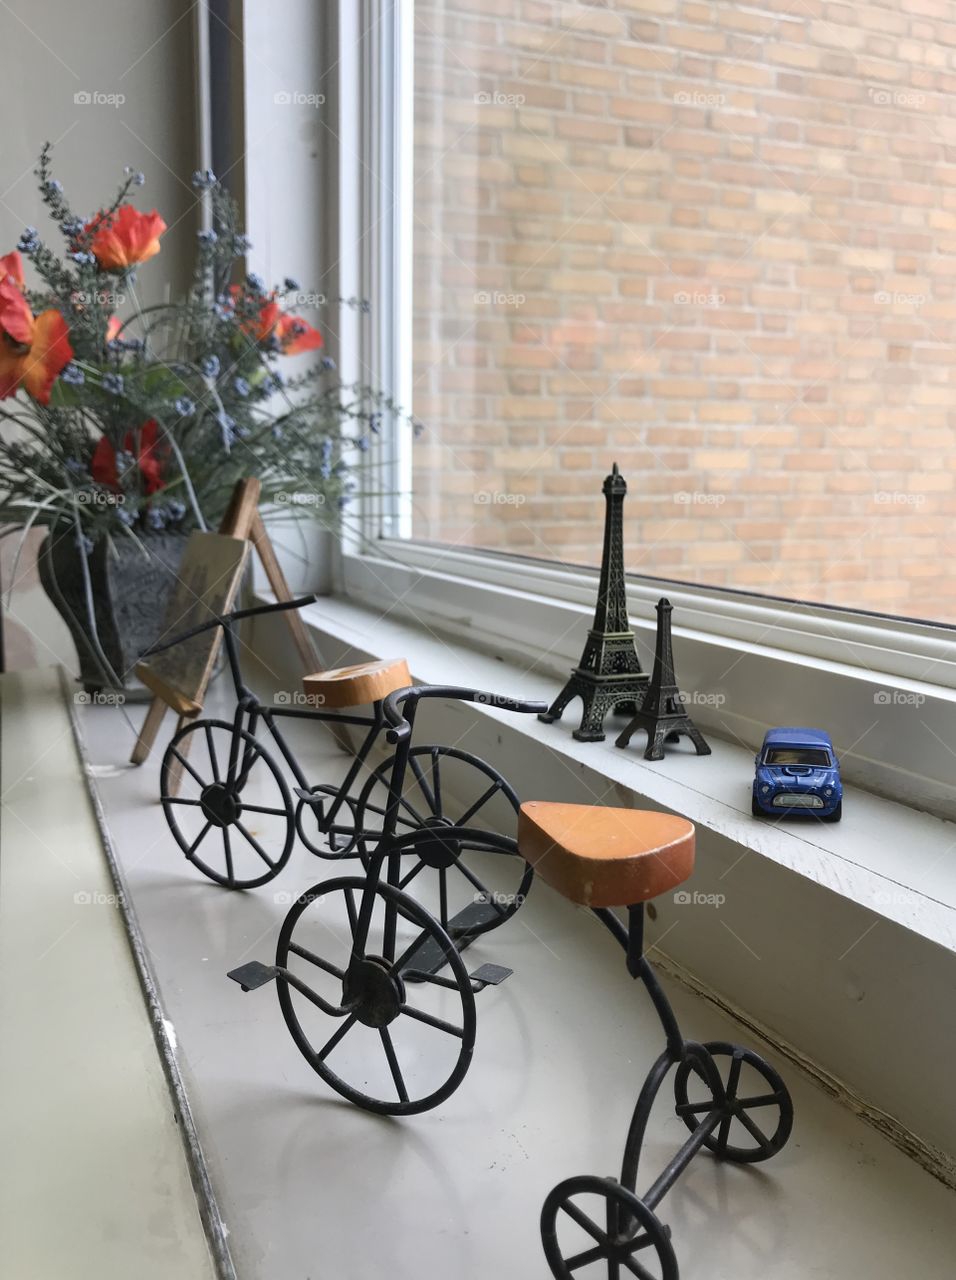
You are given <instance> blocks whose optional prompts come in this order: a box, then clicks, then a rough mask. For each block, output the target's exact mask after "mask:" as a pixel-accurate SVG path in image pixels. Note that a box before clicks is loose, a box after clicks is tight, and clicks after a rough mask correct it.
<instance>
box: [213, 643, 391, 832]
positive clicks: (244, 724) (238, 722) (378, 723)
mask: <svg viewBox="0 0 956 1280" xmlns="http://www.w3.org/2000/svg"><path fill="white" fill-rule="evenodd" d="M222 629H223V642H224V645H225V649H226V659H227V662H228V664H229V671H230V675H231V676H232V682H233V686H234V688H235V693H236V711H235V715H234V716H233V738H232V744H231V746H230V751H229V773H230V776H235V770H236V755H237V752H238V745H239V741H240V738H239V731H240V730H241V729H243V728H244V729H246V731H247V732H248V733H250V734H251V735H252V736H253V737H255V732H256V728H257V726H258V724H259V722H260V720H261V721H262V722H263V723H264V724H265V726H266V728H267V729H268V730H269V734H270V736H271V738H272V740H273V741H274V742H275V744H276V746H277V747H278V749H279V753H280V754H281V756H282V758H283V760H284V761H285V763H286V765H287V766H288V768H289V771H290V773H291V774H292V776H293V777H294V778H295V780H296V782H297V783H298V785H299V787H300V788H301V789H302V790H303V791H309V790H311V787H310V784H309V781H308V779H307V778H306V776H305V774H304V773H303V771H302V769H301V768H300V767H299V762H298V760H297V759H296V757H295V755H294V753H293V751H292V748H291V747H290V746H289V744H288V743H287V742H286V740H285V738H284V737H283V736H282V733H281V731H280V729H279V726H278V725H277V724H276V720H277V719H278V718H280V717H284V718H286V719H289V720H316V721H318V722H319V723H321V724H347V725H355V726H358V727H361V728H366V729H367V730H368V732H367V733H366V735H365V737H364V739H363V740H362V743H361V745H360V746H359V749H358V751H357V752H356V753H355V756H354V758H353V760H352V763H351V765H350V766H349V769H348V772H347V773H346V775H345V778H344V779H343V781H342V782H341V783H340V785H339V787H338V791H337V794H336V796H335V798H334V800H333V801H332V804H331V806H330V807H329V809H328V811H325V810H324V809H323V813H322V817H321V818H320V820H319V828H320V830H321V831H322V832H323V834H327V833H328V832H329V831H333V830H334V822H335V817H336V815H337V814H338V813H339V811H340V810H341V808H342V806H343V805H344V804H345V800H346V797H347V796H348V793H349V791H350V789H351V787H352V784H353V783H354V781H355V779H356V778H357V777H358V776H359V774H360V773H361V771H362V767H363V765H364V764H365V761H366V760H367V759H368V755H369V752H370V751H371V750H372V747H373V746H374V744H375V740H376V739H377V737H378V735H379V734H380V733H381V731H382V729H383V727H384V725H385V717H384V715H383V713H382V704H381V702H376V703H373V709H372V714H371V716H360V715H341V714H338V713H332V712H328V711H318V710H305V709H296V708H293V707H278V706H273V705H267V704H266V703H264V702H262V701H260V699H259V698H258V697H257V696H256V695H255V694H254V693H253V692H252V690H251V689H250V688H249V687H248V686H247V685H246V684H245V682H244V681H243V678H242V668H241V666H240V663H239V651H238V646H237V644H236V636H235V625H234V623H233V621H232V620H231V619H224V620H223V623H222ZM252 754H253V748H252V746H251V745H250V744H248V743H247V744H246V746H245V748H244V751H243V762H242V769H241V770H240V773H239V777H240V778H242V779H243V780H244V775H245V774H246V772H247V771H248V770H249V769H250V768H251V766H252V763H253V761H252V759H251V758H250V757H251V756H252Z"/></svg>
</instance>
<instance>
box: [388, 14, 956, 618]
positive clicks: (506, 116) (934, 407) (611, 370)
mask: <svg viewBox="0 0 956 1280" xmlns="http://www.w3.org/2000/svg"><path fill="white" fill-rule="evenodd" d="M830 8H832V10H833V12H832V13H829V12H828V17H827V20H826V21H823V20H821V19H820V17H819V16H818V14H817V9H816V8H814V7H813V6H806V5H802V4H794V3H793V2H792V0H768V2H767V3H766V4H764V5H762V6H761V7H760V8H759V9H740V8H738V7H736V6H733V5H728V4H723V3H721V4H708V3H702V2H700V0H698V2H695V3H693V4H691V3H684V4H682V5H678V4H677V3H676V0H609V2H608V3H607V4H606V5H603V6H598V5H590V4H568V3H556V2H555V3H552V2H550V0H417V3H416V5H415V23H416V30H415V41H414V64H415V65H414V76H415V129H414V177H415V185H414V192H413V198H414V246H413V247H414V259H415V266H414V271H415V276H414V370H413V372H414V387H415V390H414V409H415V413H416V415H417V416H418V417H419V418H421V419H423V420H424V422H425V423H426V427H427V430H426V432H425V434H424V435H423V437H422V438H421V439H420V440H419V441H418V443H417V444H416V447H415V462H414V490H415V495H414V519H413V534H414V536H415V537H417V538H426V539H432V540H436V541H441V542H450V543H457V544H460V545H463V546H473V547H483V548H494V549H501V550H507V551H514V552H519V553H523V554H530V555H534V556H540V557H544V558H547V559H551V560H566V561H572V562H578V563H582V564H595V563H596V562H597V561H598V559H599V556H600V544H601V522H602V515H603V501H602V498H601V495H600V486H601V482H602V480H603V477H604V476H605V474H606V473H607V472H608V470H609V469H610V464H611V462H612V461H617V462H618V463H619V464H620V466H621V469H622V471H623V472H624V474H625V476H626V478H627V480H628V482H629V489H630V492H629V496H628V499H627V504H626V507H625V518H626V523H625V531H626V547H627V564H628V568H629V569H630V570H631V571H633V572H639V573H646V574H651V575H655V576H659V577H665V578H670V577H673V578H677V579H683V580H688V581H693V582H699V583H705V584H712V585H719V586H727V587H736V588H743V589H747V590H756V591H760V592H765V593H767V594H770V595H783V596H791V597H793V596H796V597H799V598H801V599H805V600H808V601H814V602H828V603H833V604H840V605H845V606H848V607H862V608H867V609H876V610H879V611H885V612H889V613H899V614H903V615H906V616H914V617H927V618H935V619H940V620H946V621H950V622H954V621H956V577H954V575H953V574H952V573H950V572H949V565H948V561H949V559H950V555H951V552H952V547H953V543H952V540H951V534H950V526H951V523H952V517H953V515H954V509H956V501H954V474H956V451H954V448H953V444H954V440H953V430H954V423H956V417H954V408H956V403H954V365H956V359H954V356H956V353H954V349H953V336H954V321H956V178H954V174H956V167H954V164H953V160H954V158H956V152H954V149H953V148H954V144H956V99H954V98H953V96H952V94H951V92H949V89H950V87H951V86H950V85H949V80H948V76H949V74H950V73H949V72H948V71H947V68H948V67H950V65H951V61H952V59H951V50H950V48H949V46H948V44H947V43H946V42H945V41H944V39H943V36H944V34H945V33H944V32H942V31H938V30H937V24H936V23H935V22H934V21H932V20H930V19H929V18H924V17H920V16H918V15H916V14H915V12H914V11H913V8H912V6H911V5H907V4H904V2H903V0H892V2H891V3H890V4H889V5H888V6H886V7H881V8H873V7H871V6H869V5H867V4H863V5H860V6H851V5H843V6H830ZM946 39H948V37H946Z"/></svg>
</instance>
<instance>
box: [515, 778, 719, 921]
mask: <svg viewBox="0 0 956 1280" xmlns="http://www.w3.org/2000/svg"><path fill="white" fill-rule="evenodd" d="M518 852H519V853H520V854H521V856H522V858H524V859H525V861H526V862H529V863H530V864H531V865H532V866H533V867H534V869H535V873H536V874H537V875H539V876H540V877H541V879H542V880H544V881H545V883H546V884H549V885H551V887H552V888H553V889H557V890H558V892H559V893H562V894H563V895H564V896H565V897H566V898H570V900H571V901H572V902H577V903H579V904H580V905H581V906H584V907H629V906H633V905H634V904H636V903H638V902H646V901H647V900H648V899H649V898H656V897H657V896H658V895H659V894H662V893H667V892H668V891H669V890H671V889H674V888H676V887H677V885H679V884H683V882H684V881H685V880H687V879H688V878H689V876H690V875H691V873H692V872H693V870H694V824H693V823H692V822H688V820H687V819H686V818H679V817H677V816H676V815H675V814H671V813H655V812H651V811H649V810H643V809H608V808H604V807H603V806H601V805H587V804H552V803H548V802H546V801H542V800H529V801H528V802H527V803H526V804H523V805H522V806H521V812H520V815H519V817H518Z"/></svg>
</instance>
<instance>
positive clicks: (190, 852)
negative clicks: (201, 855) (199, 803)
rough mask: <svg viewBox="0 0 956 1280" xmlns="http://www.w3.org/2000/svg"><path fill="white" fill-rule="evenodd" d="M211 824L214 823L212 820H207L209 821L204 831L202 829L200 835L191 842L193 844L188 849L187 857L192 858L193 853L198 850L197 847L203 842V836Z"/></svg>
mask: <svg viewBox="0 0 956 1280" xmlns="http://www.w3.org/2000/svg"><path fill="white" fill-rule="evenodd" d="M211 826H212V823H211V822H207V823H206V825H205V826H204V827H203V829H202V831H200V833H199V835H198V836H197V837H196V839H195V840H194V841H193V842H192V844H191V845H190V846H189V848H188V849H187V850H186V857H187V858H191V857H192V856H193V854H194V853H195V852H196V850H197V848H198V847H199V845H200V844H201V843H202V841H203V837H204V836H205V834H206V832H207V831H208V830H209V828H210V827H211Z"/></svg>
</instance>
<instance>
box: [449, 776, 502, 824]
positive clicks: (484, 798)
mask: <svg viewBox="0 0 956 1280" xmlns="http://www.w3.org/2000/svg"><path fill="white" fill-rule="evenodd" d="M500 790H501V779H500V778H497V779H496V780H495V781H494V782H493V783H492V784H491V786H490V787H489V788H488V790H487V791H486V792H484V794H483V795H481V796H480V797H479V798H478V799H477V800H476V801H475V803H474V804H473V805H472V806H471V808H470V809H466V810H465V812H464V813H463V814H462V815H461V817H460V818H459V819H458V821H457V823H456V825H457V826H459V827H467V826H468V823H469V820H470V819H471V818H473V817H474V816H475V814H476V813H477V812H478V810H479V809H480V808H481V807H482V805H484V804H487V803H488V801H489V800H490V799H491V798H492V796H495V795H497V794H498V792H499V791H500Z"/></svg>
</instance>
